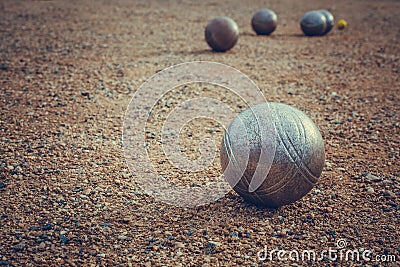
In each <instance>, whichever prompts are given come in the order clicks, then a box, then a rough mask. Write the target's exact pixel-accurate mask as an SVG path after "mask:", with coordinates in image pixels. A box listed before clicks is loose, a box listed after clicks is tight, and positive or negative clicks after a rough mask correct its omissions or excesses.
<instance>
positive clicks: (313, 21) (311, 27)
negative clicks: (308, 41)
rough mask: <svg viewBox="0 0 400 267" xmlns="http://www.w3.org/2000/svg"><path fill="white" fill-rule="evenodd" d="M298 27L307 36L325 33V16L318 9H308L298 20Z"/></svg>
mask: <svg viewBox="0 0 400 267" xmlns="http://www.w3.org/2000/svg"><path fill="white" fill-rule="evenodd" d="M300 27H301V30H302V31H303V33H304V34H305V35H307V36H321V35H324V34H325V33H326V29H327V23H326V17H325V15H324V14H323V13H321V12H319V11H316V10H314V11H309V12H306V13H305V14H304V16H303V17H302V19H301V21H300Z"/></svg>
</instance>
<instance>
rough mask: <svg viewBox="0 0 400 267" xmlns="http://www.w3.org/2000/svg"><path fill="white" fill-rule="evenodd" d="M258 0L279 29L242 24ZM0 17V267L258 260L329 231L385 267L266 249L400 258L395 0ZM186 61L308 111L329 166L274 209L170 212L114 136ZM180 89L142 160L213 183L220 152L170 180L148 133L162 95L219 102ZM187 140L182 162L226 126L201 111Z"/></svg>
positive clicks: (77, 8)
mask: <svg viewBox="0 0 400 267" xmlns="http://www.w3.org/2000/svg"><path fill="white" fill-rule="evenodd" d="M264 7H268V8H270V9H273V10H274V11H275V12H276V13H277V15H278V20H279V21H278V22H279V24H278V28H277V30H276V32H274V33H273V35H272V36H270V37H257V36H256V35H255V34H254V33H253V31H252V29H251V26H250V19H251V15H252V14H253V12H255V11H256V10H258V9H260V8H264ZM320 8H326V9H329V10H330V11H331V12H332V13H333V15H334V16H335V18H336V19H337V20H338V19H341V18H343V19H345V20H347V22H348V24H349V27H348V29H346V30H344V31H339V30H337V29H333V31H332V32H331V33H329V35H327V36H325V37H314V38H309V37H304V36H303V35H302V34H301V31H300V27H299V20H300V18H301V17H302V15H303V14H304V12H306V11H308V10H312V9H320ZM0 14H1V15H0V29H1V30H0V42H1V44H0V51H1V54H0V78H1V89H0V96H1V109H0V116H1V117H0V142H1V146H0V155H1V162H0V199H1V200H0V204H1V205H0V230H1V231H0V266H1V265H10V266H127V265H128V266H271V265H272V264H273V263H271V262H270V261H269V260H265V261H260V260H259V259H258V257H257V253H258V252H259V251H260V250H262V249H264V248H267V249H268V250H273V249H277V250H278V249H282V250H287V251H288V250H298V251H300V252H301V251H302V250H312V249H314V250H316V251H322V250H327V249H329V247H332V248H335V244H336V242H337V241H338V240H339V239H344V240H346V242H347V246H346V249H351V250H358V251H360V252H362V251H364V250H372V251H373V259H375V256H377V255H387V256H388V255H395V256H396V257H397V263H396V262H391V263H389V262H378V261H374V262H364V261H358V262H357V261H353V262H346V261H338V260H337V261H329V260H328V259H326V258H325V259H324V260H322V261H316V262H311V263H306V262H302V261H293V260H292V261H290V260H289V261H287V262H282V261H278V260H277V257H276V255H275V258H274V260H275V261H276V262H275V263H274V264H275V265H278V266H283V265H287V266H306V265H309V264H311V265H314V266H349V265H353V266H398V262H399V261H400V253H399V252H400V247H399V244H400V238H399V232H400V231H399V225H400V221H399V218H400V216H399V205H400V203H399V199H400V190H399V189H400V176H399V173H400V172H399V171H400V165H399V159H400V153H399V141H400V138H399V129H400V123H399V117H400V105H399V100H400V94H399V89H400V88H399V84H400V83H399V80H400V79H399V72H400V59H399V55H400V42H399V38H400V31H399V29H400V17H399V14H400V2H399V1H393V0H392V1H389V0H386V1H384V0H382V1H372V0H370V1H368V0H365V1H361V0H360V1H344V0H343V1H340V0H339V1H335V2H332V1H328V0H323V1H305V0H301V1H289V0H284V1H279V2H278V1H251V3H248V4H245V5H244V4H243V3H242V1H225V3H220V1H213V0H205V1H188V0H182V1H172V0H170V1H128V0H119V1H104V0H102V1H11V0H2V1H0ZM219 15H226V16H230V17H232V18H233V19H234V20H235V21H236V22H237V23H238V25H239V28H240V31H241V35H240V38H239V41H238V43H237V45H236V46H235V47H234V48H233V49H232V50H231V51H229V52H227V53H222V54H221V53H213V52H211V51H210V50H209V48H208V46H207V44H206V43H205V41H204V27H205V25H206V23H207V22H208V21H209V20H210V19H212V18H214V17H215V16H219ZM197 60H208V61H216V62H221V63H225V64H227V65H230V66H232V67H235V68H237V69H239V70H240V71H242V72H243V73H245V74H246V75H248V76H249V77H250V78H251V79H253V80H254V81H255V82H256V83H257V85H258V86H259V87H260V89H261V90H262V91H263V93H264V94H265V95H266V97H267V99H268V100H271V101H277V102H283V103H287V104H290V105H293V106H295V107H297V108H299V109H300V110H302V111H304V112H306V113H307V114H308V115H309V116H310V117H311V118H312V119H313V120H314V121H315V123H316V124H317V125H318V127H319V128H320V130H321V132H322V134H323V138H324V140H325V145H326V166H325V168H324V171H323V174H322V176H321V178H320V180H319V182H318V184H317V185H316V187H315V188H314V189H313V190H312V191H311V192H310V193H309V194H308V195H306V196H305V197H304V198H303V199H301V200H300V201H298V202H296V203H294V204H292V205H289V206H285V207H282V208H280V209H277V210H270V209H260V208H256V207H254V206H252V205H249V204H246V203H245V202H244V201H243V200H242V199H241V197H239V196H238V195H236V194H235V193H233V192H231V193H229V194H228V195H226V197H224V198H222V199H220V200H219V201H218V202H215V203H212V204H210V205H206V206H202V207H198V208H193V209H184V208H177V207H174V206H169V205H167V204H163V203H161V202H157V201H155V200H154V199H153V198H152V197H151V196H148V195H146V194H144V193H143V191H142V190H141V189H140V188H139V187H138V186H137V185H136V184H135V177H134V176H132V175H131V174H130V172H129V170H128V169H127V167H126V163H125V159H124V154H123V148H122V145H121V140H122V139H121V136H122V125H123V119H124V112H125V110H126V107H127V105H128V103H129V100H130V99H131V98H132V97H133V95H134V93H135V90H136V89H137V88H138V87H139V86H140V85H141V84H142V83H143V82H144V81H146V79H148V78H149V77H150V76H151V75H153V74H154V73H156V72H157V71H159V70H162V69H164V68H166V67H169V66H172V65H175V64H178V63H182V62H187V61H197ZM189 89H190V90H189ZM189 89H188V90H186V91H185V90H180V91H179V90H178V89H177V90H176V92H175V93H171V94H169V95H167V96H166V97H165V98H163V99H162V100H161V102H160V105H159V106H161V108H159V109H158V110H155V113H154V114H155V115H154V117H153V122H152V123H149V125H148V127H149V131H148V133H149V143H150V144H151V145H152V146H150V151H151V152H149V153H150V156H151V158H152V159H153V160H154V162H156V161H158V162H159V163H160V162H161V164H159V165H160V166H159V170H160V172H162V173H163V174H164V175H165V176H166V177H169V178H170V179H171V180H172V181H175V180H177V181H178V182H179V181H180V182H182V183H184V184H185V183H189V182H193V181H194V182H198V183H202V181H203V180H204V179H206V178H208V179H213V177H217V176H219V175H220V170H219V165H218V164H219V163H218V162H217V163H214V164H213V165H212V166H211V167H210V169H209V170H207V172H204V173H200V174H197V175H192V176H185V175H182V173H179V172H178V173H176V172H174V169H173V168H171V167H170V165H169V163H168V161H166V160H165V156H164V155H162V150H160V145H159V143H157V140H158V138H159V133H158V132H159V130H160V127H159V126H160V125H161V124H160V119H162V118H164V117H165V114H166V113H168V111H170V110H171V108H173V107H174V105H176V103H178V102H179V101H180V100H181V99H183V98H184V97H190V96H191V95H192V94H193V95H205V96H213V95H215V91H213V90H212V87H207V86H197V87H196V86H195V87H193V88H189ZM216 97H217V96H216ZM229 101H230V102H231V103H232V105H236V104H237V103H238V102H237V99H235V98H230V100H229ZM171 103H172V104H171ZM238 109H239V110H240V107H239V108H238ZM163 116H164V117H163ZM184 132H185V133H186V136H187V137H188V138H185V141H184V145H185V146H186V148H187V150H186V153H187V154H188V155H189V157H193V158H196V155H197V154H196V153H198V151H197V150H196V149H192V147H194V146H195V145H196V142H197V141H198V140H201V139H202V138H204V137H210V138H214V139H215V140H220V138H221V135H222V133H223V130H222V128H221V127H219V126H218V125H214V123H213V122H211V121H208V120H205V121H195V122H193V123H192V124H191V125H188V126H187V128H185V129H184ZM192 136H193V138H192ZM218 142H219V141H218ZM181 176H185V177H186V178H185V179H186V180H185V179H183V178H184V177H181ZM179 178H182V179H179Z"/></svg>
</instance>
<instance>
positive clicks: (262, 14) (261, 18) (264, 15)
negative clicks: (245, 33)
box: [251, 8, 278, 35]
mask: <svg viewBox="0 0 400 267" xmlns="http://www.w3.org/2000/svg"><path fill="white" fill-rule="evenodd" d="M277 25H278V17H277V16H276V14H275V12H274V11H272V10H270V9H268V8H265V9H261V10H259V11H257V12H256V13H254V15H253V17H252V19H251V26H252V27H253V30H254V31H255V32H256V33H257V34H258V35H270V34H271V33H272V32H273V31H275V29H276V26H277Z"/></svg>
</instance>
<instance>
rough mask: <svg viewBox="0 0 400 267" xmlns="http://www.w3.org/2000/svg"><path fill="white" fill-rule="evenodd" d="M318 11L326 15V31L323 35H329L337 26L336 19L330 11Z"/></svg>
mask: <svg viewBox="0 0 400 267" xmlns="http://www.w3.org/2000/svg"><path fill="white" fill-rule="evenodd" d="M318 11H319V12H321V13H322V14H324V16H325V19H326V30H325V32H324V33H323V34H327V33H328V32H330V31H331V30H332V28H333V26H334V25H335V18H334V17H333V15H332V13H331V12H329V11H328V10H325V9H321V10H318Z"/></svg>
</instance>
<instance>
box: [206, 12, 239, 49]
mask: <svg viewBox="0 0 400 267" xmlns="http://www.w3.org/2000/svg"><path fill="white" fill-rule="evenodd" d="M238 38H239V27H238V26H237V24H236V22H235V21H234V20H233V19H231V18H228V17H218V18H215V19H213V20H211V21H210V22H209V23H208V24H207V26H206V30H205V39H206V42H207V44H208V45H209V46H210V47H211V48H212V49H213V50H214V51H216V52H225V51H227V50H229V49H231V48H232V47H234V46H235V44H236V42H237V40H238Z"/></svg>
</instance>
